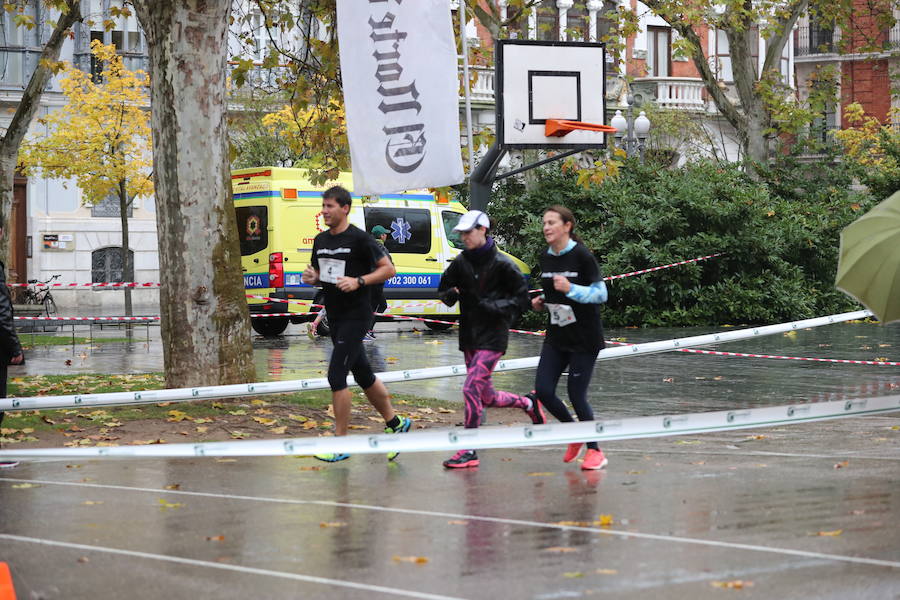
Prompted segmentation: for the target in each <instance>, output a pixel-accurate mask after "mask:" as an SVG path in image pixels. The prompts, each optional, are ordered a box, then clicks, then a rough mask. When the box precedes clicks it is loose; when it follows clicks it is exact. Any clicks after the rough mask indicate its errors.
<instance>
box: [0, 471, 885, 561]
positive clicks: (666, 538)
mask: <svg viewBox="0 0 900 600" xmlns="http://www.w3.org/2000/svg"><path fill="white" fill-rule="evenodd" d="M0 481H15V482H19V483H32V484H38V485H61V486H71V487H85V488H94V489H106V490H120V491H129V492H148V493H153V494H166V495H180V496H194V497H201V498H221V499H226V500H246V501H248V502H267V503H275V504H299V505H317V506H330V507H343V508H355V509H359V510H371V511H377V512H389V513H399V514H406V515H418V516H423V517H440V518H442V519H455V520H469V521H483V522H486V523H497V524H502V525H516V526H520V527H542V528H546V529H559V530H562V531H585V532H589V533H597V534H600V535H606V536H612V537H619V538H623V539H629V538H634V539H643V540H654V541H658V542H669V543H678V544H691V545H695V546H708V547H713V548H728V549H731V550H747V551H750V552H765V553H770V554H780V555H785V556H801V557H804V558H816V559H821V560H830V561H835V562H845V563H855V564H863V565H874V566H879V567H890V568H894V569H900V561H893V560H881V559H877V558H865V557H861V556H846V555H842V554H824V553H821V552H809V551H806V550H792V549H790V548H773V547H770V546H760V545H757V544H741V543H738V542H722V541H718V540H704V539H699V538H688V537H681V536H674V535H661V534H656V533H641V532H637V531H618V530H615V529H611V528H606V527H604V528H600V527H582V526H578V525H560V524H558V523H544V522H541V521H526V520H522V519H504V518H500V517H482V516H478V515H467V514H460V513H449V512H440V511H433V510H419V509H411V508H392V507H386V506H373V505H368V504H352V503H348V502H333V501H330V500H297V499H294V498H268V497H265V496H243V495H237V494H217V493H211V492H191V491H187V490H166V489H159V488H144V487H130V486H123V485H108V484H101V483H77V482H65V481H47V480H41V479H15V478H7V477H3V478H0ZM0 535H2V534H0Z"/></svg>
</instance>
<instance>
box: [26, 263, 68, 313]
mask: <svg viewBox="0 0 900 600" xmlns="http://www.w3.org/2000/svg"><path fill="white" fill-rule="evenodd" d="M60 277H61V274H60V273H57V274H56V275H53V276H52V277H50V279H48V280H47V281H38V280H37V279H29V280H28V287H26V288H25V298H24V303H25V304H37V305H40V306H43V307H44V312H45V313H46V314H47V316H48V317H50V316H53V315H55V314H56V301H55V300H53V294H52V293H50V286H49V285H48V284H49V283H51V282H53V281H55V280H56V279H59V278H60ZM42 286H43V287H42Z"/></svg>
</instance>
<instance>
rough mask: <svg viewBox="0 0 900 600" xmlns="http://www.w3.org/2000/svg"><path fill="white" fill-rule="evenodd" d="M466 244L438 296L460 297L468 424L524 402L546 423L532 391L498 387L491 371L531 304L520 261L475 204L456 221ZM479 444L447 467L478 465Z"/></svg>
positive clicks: (451, 301)
mask: <svg viewBox="0 0 900 600" xmlns="http://www.w3.org/2000/svg"><path fill="white" fill-rule="evenodd" d="M454 230H455V231H459V232H460V234H461V238H462V241H463V244H464V245H465V247H466V249H465V250H464V251H463V252H461V253H460V254H459V255H458V256H457V257H456V258H455V259H453V262H452V263H450V266H449V267H447V270H446V271H445V272H444V275H443V276H442V277H441V283H440V285H439V286H438V296H439V297H440V298H441V300H443V301H444V303H445V304H447V305H448V306H452V305H453V304H455V303H456V302H457V301H459V312H460V317H459V349H460V350H461V351H462V352H463V356H464V357H465V361H466V372H467V375H466V383H465V385H464V386H463V397H464V398H465V402H466V405H465V426H466V428H467V429H474V428H477V427H478V426H479V425H480V424H481V419H482V416H483V414H484V407H485V406H502V407H515V408H521V409H522V410H524V411H525V412H526V413H528V416H529V417H531V420H532V422H533V423H543V422H544V415H543V413H542V412H541V408H540V404H539V403H538V402H535V401H534V400H533V398H532V396H530V395H525V396H518V395H516V394H511V393H510V392H501V391H497V390H495V389H494V386H493V384H492V383H491V373H492V372H493V370H494V367H496V366H497V361H499V360H500V357H501V356H503V354H504V353H505V352H506V346H507V344H508V342H509V328H510V326H511V325H512V323H513V321H515V320H516V319H517V318H518V317H519V315H521V314H522V312H523V311H525V310H527V309H528V306H529V301H528V287H527V286H526V285H525V279H524V278H523V277H522V273H521V272H520V271H519V269H518V267H516V265H515V264H513V262H512V261H511V260H510V259H509V258H508V257H506V256H504V255H503V254H500V253H499V252H498V251H497V245H496V244H495V243H494V240H493V238H491V237H490V236H489V235H488V233H489V231H490V220H489V219H488V216H487V215H486V214H484V213H483V212H481V211H478V210H470V211H469V212H468V213H466V214H465V215H463V217H462V218H461V219H460V220H459V224H458V225H457V226H456V227H454ZM478 462H479V461H478V455H477V454H476V453H475V451H474V450H460V451H459V452H457V453H456V454H454V455H453V457H451V458H450V459H449V460H446V461H444V466H445V467H447V468H448V469H458V468H464V467H477V466H478Z"/></svg>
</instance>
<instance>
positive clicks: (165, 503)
mask: <svg viewBox="0 0 900 600" xmlns="http://www.w3.org/2000/svg"><path fill="white" fill-rule="evenodd" d="M182 506H184V504H182V503H181V502H169V501H167V500H163V499H162V498H160V499H159V508H160V510H165V509H167V508H181V507H182Z"/></svg>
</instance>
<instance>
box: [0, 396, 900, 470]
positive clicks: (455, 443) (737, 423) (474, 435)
mask: <svg viewBox="0 0 900 600" xmlns="http://www.w3.org/2000/svg"><path fill="white" fill-rule="evenodd" d="M895 411H900V395H895V396H884V397H879V398H860V399H856V400H846V401H840V400H839V401H832V402H818V403H806V404H791V405H786V406H773V407H766V408H739V409H734V410H721V411H716V412H706V413H691V414H679V415H665V416H655V417H634V418H628V419H613V420H602V421H586V422H583V423H579V422H576V423H553V424H548V425H525V426H521V427H502V426H495V427H482V428H480V429H449V430H448V429H440V430H427V431H413V432H410V433H404V434H378V435H350V436H344V437H306V438H289V439H279V440H246V441H228V442H206V443H196V444H157V445H149V446H103V447H89V448H82V447H74V448H36V449H26V450H3V451H0V460H4V459H12V460H34V459H72V458H75V457H88V458H100V457H111V458H184V457H191V456H294V455H304V456H306V455H312V454H322V453H331V452H334V453H339V452H346V453H348V454H350V455H353V454H383V453H386V452H394V451H396V452H433V451H441V450H461V449H470V450H476V449H482V448H521V447H526V446H548V445H563V444H570V443H572V442H586V441H597V442H601V443H603V442H608V441H612V440H631V439H638V438H651V437H664V436H676V435H682V436H683V435H698V434H703V433H713V432H717V431H732V430H735V429H751V428H756V427H778V426H782V425H791V424H796V423H810V422H814V421H824V420H827V419H838V418H841V417H851V416H856V417H858V416H863V415H875V414H882V413H889V412H895Z"/></svg>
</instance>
